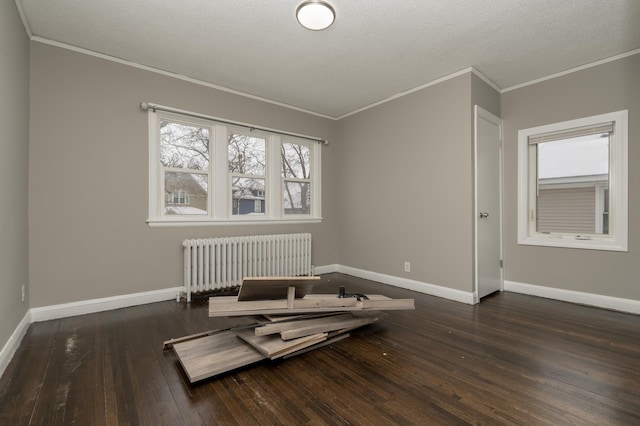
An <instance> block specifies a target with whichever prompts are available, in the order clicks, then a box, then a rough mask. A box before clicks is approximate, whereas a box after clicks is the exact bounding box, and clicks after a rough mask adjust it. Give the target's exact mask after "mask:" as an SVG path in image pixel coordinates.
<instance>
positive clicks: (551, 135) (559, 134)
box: [529, 121, 613, 145]
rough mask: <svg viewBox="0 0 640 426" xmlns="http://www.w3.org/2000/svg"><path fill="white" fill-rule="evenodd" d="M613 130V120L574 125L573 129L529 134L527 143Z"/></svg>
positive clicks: (597, 133) (531, 143) (533, 143)
mask: <svg viewBox="0 0 640 426" xmlns="http://www.w3.org/2000/svg"><path fill="white" fill-rule="evenodd" d="M612 132H613V121H609V122H606V123H600V124H590V125H588V126H582V127H574V128H573V129H566V130H559V131H556V132H548V133H540V134H537V135H531V136H529V145H535V144H537V143H542V142H551V141H559V140H561V139H569V138H578V137H580V136H590V135H599V134H603V133H612Z"/></svg>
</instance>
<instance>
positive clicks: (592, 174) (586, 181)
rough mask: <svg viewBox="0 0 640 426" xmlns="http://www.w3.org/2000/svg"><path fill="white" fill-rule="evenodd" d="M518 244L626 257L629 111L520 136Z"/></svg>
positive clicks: (551, 125) (567, 122) (535, 129)
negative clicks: (575, 249) (585, 250)
mask: <svg viewBox="0 0 640 426" xmlns="http://www.w3.org/2000/svg"><path fill="white" fill-rule="evenodd" d="M518 157H519V164H518V243H520V244H528V245H544V246H553V247H573V248H584V249H598V250H615V251H626V250H627V111H619V112H615V113H610V114H602V115H598V116H593V117H587V118H583V119H578V120H571V121H566V122H562V123H556V124H550V125H546V126H540V127H535V128H531V129H525V130H520V131H519V132H518Z"/></svg>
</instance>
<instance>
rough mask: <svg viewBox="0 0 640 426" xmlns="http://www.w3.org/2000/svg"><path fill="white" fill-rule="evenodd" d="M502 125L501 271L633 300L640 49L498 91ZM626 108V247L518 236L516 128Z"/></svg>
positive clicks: (638, 268) (638, 231)
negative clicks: (548, 243) (538, 243)
mask: <svg viewBox="0 0 640 426" xmlns="http://www.w3.org/2000/svg"><path fill="white" fill-rule="evenodd" d="M501 103H502V118H503V120H504V130H505V147H504V155H505V222H504V226H505V229H504V232H505V279H506V280H509V281H515V282H520V283H525V284H535V285H540V286H548V287H555V288H560V289H567V290H574V291H580V292H586V293H594V294H601V295H607V296H614V297H622V298H627V299H634V300H640V285H638V282H639V275H640V274H639V273H640V264H639V262H638V260H639V259H640V256H639V255H638V249H639V247H638V241H639V239H640V195H639V194H640V193H639V192H638V188H640V168H638V165H639V164H640V55H635V56H631V57H627V58H624V59H621V60H617V61H613V62H609V63H606V64H603V65H599V66H596V67H592V68H588V69H585V70H582V71H578V72H575V73H572V74H568V75H565V76H561V77H557V78H554V79H552V80H547V81H544V82H540V83H537V84H533V85H530V86H526V87H523V88H520V89H516V90H513V91H509V92H505V93H503V94H502V96H501ZM622 109H628V110H629V252H628V253H620V252H606V251H597V250H579V249H568V248H551V247H535V246H524V245H518V244H517V222H516V219H517V217H516V214H517V177H518V175H517V173H518V171H517V155H518V147H517V144H518V140H517V139H518V130H519V129H525V128H529V127H533V126H539V125H543V124H550V123H555V122H560V121H565V120H571V119H575V118H581V117H586V116H591V115H596V114H602V113H607V112H612V111H618V110H622Z"/></svg>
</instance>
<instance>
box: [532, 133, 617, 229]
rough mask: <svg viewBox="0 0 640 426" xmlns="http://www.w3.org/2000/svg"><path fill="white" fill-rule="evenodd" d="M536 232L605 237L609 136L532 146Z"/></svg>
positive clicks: (563, 140)
mask: <svg viewBox="0 0 640 426" xmlns="http://www.w3.org/2000/svg"><path fill="white" fill-rule="evenodd" d="M536 149H537V158H538V168H537V176H538V180H537V188H538V195H537V210H538V211H537V221H536V229H537V231H538V232H567V233H589V234H595V233H604V234H606V233H608V226H607V225H606V224H605V223H604V222H605V219H604V215H603V214H602V212H605V211H608V205H607V204H608V199H605V191H599V190H597V188H599V187H600V188H602V187H605V188H608V187H609V135H608V134H603V135H599V134H598V135H591V136H582V137H577V138H570V139H561V140H557V141H552V142H544V143H538V144H537V145H536Z"/></svg>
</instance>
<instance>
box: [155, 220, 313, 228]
mask: <svg viewBox="0 0 640 426" xmlns="http://www.w3.org/2000/svg"><path fill="white" fill-rule="evenodd" d="M321 222H322V218H296V219H260V220H255V219H251V220H239V219H234V220H197V219H195V220H194V219H182V218H180V219H171V220H167V219H148V220H147V224H148V225H149V227H151V228H170V227H188V226H238V225H294V224H307V223H321Z"/></svg>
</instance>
